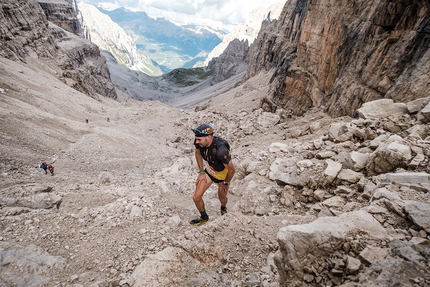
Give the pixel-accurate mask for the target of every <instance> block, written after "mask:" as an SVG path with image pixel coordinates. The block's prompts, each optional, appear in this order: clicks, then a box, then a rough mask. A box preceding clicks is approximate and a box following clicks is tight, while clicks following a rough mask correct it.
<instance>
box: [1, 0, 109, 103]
mask: <svg viewBox="0 0 430 287" xmlns="http://www.w3.org/2000/svg"><path fill="white" fill-rule="evenodd" d="M42 7H45V8H46V9H47V10H46V15H48V17H49V18H50V19H51V18H52V20H53V21H55V23H57V24H59V25H60V26H61V27H65V28H71V30H70V31H67V30H64V29H63V28H61V27H60V26H58V25H56V24H54V23H53V22H51V21H48V20H47V18H46V16H45V12H44V10H42ZM64 10H65V11H64ZM73 11H75V10H74V8H73V5H72V4H68V2H67V1H41V3H40V4H39V3H38V2H37V1H11V0H5V1H3V3H2V9H1V10H0V19H1V22H0V28H1V31H2V37H1V38H0V45H1V50H0V56H2V57H5V58H7V59H11V60H14V61H22V62H24V63H29V64H31V63H32V62H33V61H38V60H39V59H41V58H42V59H53V60H55V61H56V62H57V65H56V66H55V67H51V68H53V69H56V75H57V77H58V78H59V79H60V80H62V81H63V82H64V83H67V84H68V85H69V86H71V87H73V88H75V89H77V90H79V91H81V92H83V93H86V94H87V95H89V96H92V97H98V95H102V96H107V97H111V98H116V91H115V89H114V86H113V84H112V82H111V81H110V75H109V70H108V68H107V65H106V59H105V58H104V57H101V55H100V50H99V48H98V47H97V46H96V45H94V44H92V43H91V42H89V41H86V40H84V39H83V38H82V37H80V36H77V35H76V34H74V33H77V32H78V31H79V25H78V23H79V22H78V20H77V15H76V14H73ZM54 15H56V16H54ZM61 15H63V16H61ZM73 15H74V17H73ZM61 23H63V24H61Z"/></svg>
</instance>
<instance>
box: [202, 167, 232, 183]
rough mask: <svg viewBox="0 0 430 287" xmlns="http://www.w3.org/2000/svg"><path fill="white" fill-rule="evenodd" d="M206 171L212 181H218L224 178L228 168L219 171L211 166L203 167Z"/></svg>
mask: <svg viewBox="0 0 430 287" xmlns="http://www.w3.org/2000/svg"><path fill="white" fill-rule="evenodd" d="M205 171H206V173H207V174H208V175H209V177H210V178H211V179H212V181H213V182H215V183H219V182H222V181H224V180H225V178H226V177H227V174H228V169H226V168H224V169H223V170H221V171H216V170H215V169H213V167H211V166H210V167H209V169H205Z"/></svg>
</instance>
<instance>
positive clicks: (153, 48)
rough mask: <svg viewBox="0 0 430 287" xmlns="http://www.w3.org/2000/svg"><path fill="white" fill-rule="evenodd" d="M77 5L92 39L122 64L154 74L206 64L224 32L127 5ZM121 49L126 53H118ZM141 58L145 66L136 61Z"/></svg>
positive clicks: (81, 3)
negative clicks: (179, 22)
mask: <svg viewBox="0 0 430 287" xmlns="http://www.w3.org/2000/svg"><path fill="white" fill-rule="evenodd" d="M78 6H79V10H80V12H81V14H82V18H83V19H82V22H83V23H84V27H85V28H86V30H87V31H89V33H88V34H89V36H88V38H90V40H91V41H92V42H94V43H95V44H97V45H98V46H99V47H100V48H101V49H102V50H107V51H109V52H111V54H112V55H113V56H114V57H115V58H116V60H117V62H118V63H119V64H122V65H125V66H127V67H129V68H130V69H134V70H139V71H142V72H144V73H146V74H148V75H151V76H158V75H161V74H163V73H167V72H169V71H171V70H173V69H176V68H192V67H196V66H203V65H204V62H205V60H206V58H207V55H208V54H209V53H210V52H211V51H212V50H213V48H214V47H215V46H217V45H218V44H219V43H221V41H222V37H223V35H224V33H223V32H221V31H213V30H212V29H210V28H209V27H203V26H178V25H176V24H174V23H172V22H169V21H167V20H165V19H160V18H158V19H153V18H151V17H149V16H148V14H146V13H145V12H132V11H129V10H127V9H125V8H118V9H115V10H113V11H107V10H104V9H102V8H96V7H95V6H93V5H89V4H85V3H83V2H80V3H79V4H78ZM106 18H108V19H109V20H107V19H106ZM118 28H119V29H120V30H122V31H123V32H120V31H118ZM112 34H114V35H112ZM119 35H121V36H119ZM126 35H127V36H126ZM120 51H123V52H124V53H125V54H127V55H126V56H124V55H119V52H120ZM124 58H126V59H124ZM139 59H141V60H143V62H144V64H143V65H139V64H138V63H137V62H138V60H139ZM133 66H134V67H133ZM139 66H140V67H139Z"/></svg>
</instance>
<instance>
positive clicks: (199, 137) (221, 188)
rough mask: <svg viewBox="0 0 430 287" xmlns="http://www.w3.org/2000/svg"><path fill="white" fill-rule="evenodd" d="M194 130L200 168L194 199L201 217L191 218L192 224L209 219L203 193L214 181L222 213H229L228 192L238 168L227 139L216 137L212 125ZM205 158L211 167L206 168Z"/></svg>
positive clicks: (199, 223)
mask: <svg viewBox="0 0 430 287" xmlns="http://www.w3.org/2000/svg"><path fill="white" fill-rule="evenodd" d="M192 130H193V132H194V135H195V139H194V146H195V147H196V150H195V156H196V161H197V165H198V168H199V175H198V176H197V180H196V189H195V191H194V195H193V201H194V204H195V205H196V207H197V209H198V210H199V212H200V217H199V218H197V219H193V220H191V222H190V223H191V224H192V225H201V224H204V223H207V222H208V221H209V216H208V215H207V213H206V210H205V203H204V201H203V194H204V193H205V191H206V190H207V189H208V188H209V186H211V184H212V182H215V183H217V184H218V198H219V201H220V202H221V215H224V214H226V213H227V207H226V205H227V193H228V189H229V187H230V181H231V179H232V178H233V176H234V173H235V171H236V169H235V168H234V165H233V162H232V160H231V155H230V145H229V144H228V142H227V141H225V140H223V139H221V138H219V137H215V136H214V135H213V133H214V130H213V128H212V127H211V126H210V125H208V124H202V125H200V126H199V127H197V128H194V129H192ZM203 160H205V161H206V162H207V163H208V165H209V168H204V165H203Z"/></svg>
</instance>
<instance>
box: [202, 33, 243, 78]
mask: <svg viewBox="0 0 430 287" xmlns="http://www.w3.org/2000/svg"><path fill="white" fill-rule="evenodd" d="M248 50H249V44H248V41H240V40H238V39H234V40H233V41H231V42H230V43H229V44H228V46H227V48H226V49H225V50H224V52H223V53H222V54H221V55H220V56H219V57H217V58H214V59H212V60H211V61H210V62H209V64H208V68H209V69H214V77H213V80H212V83H218V82H221V81H224V80H227V79H228V78H230V77H231V76H234V75H235V74H238V73H239V72H240V70H241V68H243V67H244V65H246V62H247V55H248ZM245 69H246V67H245Z"/></svg>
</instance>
